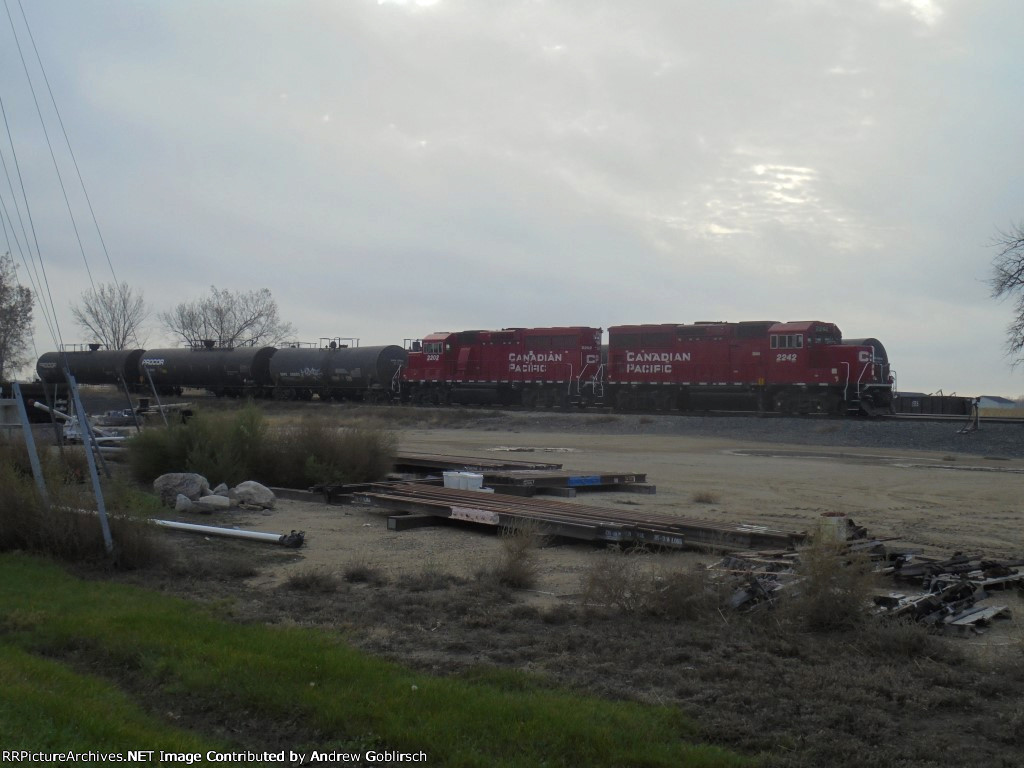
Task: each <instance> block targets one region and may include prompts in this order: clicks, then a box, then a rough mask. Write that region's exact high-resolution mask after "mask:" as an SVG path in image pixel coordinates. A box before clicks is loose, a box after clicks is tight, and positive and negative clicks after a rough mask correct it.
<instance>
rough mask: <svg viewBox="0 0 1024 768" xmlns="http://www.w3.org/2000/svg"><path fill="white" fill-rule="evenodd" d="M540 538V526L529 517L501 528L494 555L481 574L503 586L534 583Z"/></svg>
mask: <svg viewBox="0 0 1024 768" xmlns="http://www.w3.org/2000/svg"><path fill="white" fill-rule="evenodd" d="M544 541H545V538H544V536H543V534H542V533H541V530H540V526H539V525H537V524H536V523H534V522H532V521H521V522H519V523H518V524H516V525H514V526H510V527H508V528H505V529H503V530H502V532H501V552H500V554H499V555H498V559H497V561H496V562H495V564H494V565H493V566H492V567H491V568H490V569H488V570H486V571H484V573H483V575H484V576H486V577H489V578H491V579H493V580H494V581H496V582H497V583H498V584H499V585H501V586H503V587H511V588H513V589H530V588H531V587H533V586H534V585H535V584H536V583H537V574H538V570H539V568H538V564H537V557H536V550H537V548H538V547H540V546H543V545H544Z"/></svg>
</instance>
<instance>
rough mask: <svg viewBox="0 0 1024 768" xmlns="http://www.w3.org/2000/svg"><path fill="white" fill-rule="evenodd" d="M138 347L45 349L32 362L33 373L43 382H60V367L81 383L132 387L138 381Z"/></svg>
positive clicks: (61, 381)
mask: <svg viewBox="0 0 1024 768" xmlns="http://www.w3.org/2000/svg"><path fill="white" fill-rule="evenodd" d="M143 351H144V350H141V349H101V348H100V345H99V344H90V345H89V349H88V350H84V351H83V350H66V351H60V352H46V353H44V354H43V355H41V356H40V358H39V360H38V361H36V374H37V375H38V376H39V380H40V381H42V382H43V383H45V384H64V383H65V379H64V369H65V368H67V370H68V371H69V372H70V373H71V374H72V375H73V376H74V377H75V380H76V381H78V382H79V383H81V384H115V385H118V386H128V387H129V388H133V387H134V385H136V384H137V383H138V378H139V360H140V359H141V357H142V353H143Z"/></svg>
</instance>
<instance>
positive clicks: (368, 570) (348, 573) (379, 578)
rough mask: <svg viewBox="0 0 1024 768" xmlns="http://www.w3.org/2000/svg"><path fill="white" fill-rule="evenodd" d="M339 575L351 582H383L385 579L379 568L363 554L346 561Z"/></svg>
mask: <svg viewBox="0 0 1024 768" xmlns="http://www.w3.org/2000/svg"><path fill="white" fill-rule="evenodd" d="M341 577H342V578H343V579H344V580H345V581H347V582H349V583H351V584H383V583H385V582H386V581H387V579H386V578H385V576H384V574H383V573H382V572H381V570H380V568H378V567H377V566H376V565H374V564H373V563H371V562H370V560H369V559H368V558H367V557H365V556H362V557H356V558H355V559H354V560H350V561H349V562H348V563H346V564H345V567H344V569H342V572H341Z"/></svg>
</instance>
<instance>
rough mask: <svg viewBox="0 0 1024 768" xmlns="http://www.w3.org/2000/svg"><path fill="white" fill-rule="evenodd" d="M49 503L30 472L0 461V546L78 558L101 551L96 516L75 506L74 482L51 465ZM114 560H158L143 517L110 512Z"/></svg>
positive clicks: (136, 564)
mask: <svg viewBox="0 0 1024 768" xmlns="http://www.w3.org/2000/svg"><path fill="white" fill-rule="evenodd" d="M47 494H48V496H49V501H50V503H49V505H45V504H43V502H42V501H41V500H40V498H39V495H38V492H37V490H36V486H35V482H34V480H33V479H32V477H31V476H26V475H25V474H24V473H22V472H21V471H19V469H18V467H17V466H16V465H15V464H13V463H11V462H9V461H0V510H2V514H0V551H7V550H15V549H24V550H28V551H31V552H41V553H45V554H48V555H52V556H53V557H56V558H59V559H62V560H68V561H81V560H93V559H101V558H103V557H105V556H106V544H105V542H104V539H103V529H102V527H101V525H100V521H99V518H98V517H97V516H96V515H95V514H90V512H91V511H93V510H89V509H84V510H83V509H79V507H80V506H81V503H82V499H81V498H80V497H79V496H80V494H79V492H78V487H77V486H69V485H67V484H66V483H65V482H63V478H62V476H61V474H60V472H59V470H54V469H53V468H52V467H51V470H50V472H49V473H48V477H47ZM109 524H110V533H111V538H112V540H113V542H114V562H115V564H116V565H118V566H119V567H122V568H141V567H147V566H152V565H162V564H164V563H165V562H166V561H167V558H168V556H169V555H168V551H167V549H166V548H165V547H164V546H162V544H161V543H160V542H159V541H158V540H157V538H156V532H155V531H154V530H153V529H152V528H151V527H150V526H149V525H148V524H147V523H145V522H140V521H137V520H131V519H127V518H122V517H115V516H111V517H110V518H109Z"/></svg>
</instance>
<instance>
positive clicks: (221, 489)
mask: <svg viewBox="0 0 1024 768" xmlns="http://www.w3.org/2000/svg"><path fill="white" fill-rule="evenodd" d="M213 492H214V493H215V494H216V495H217V496H227V495H228V484H227V483H221V484H220V485H218V486H217V487H216V488H214V489H213Z"/></svg>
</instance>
